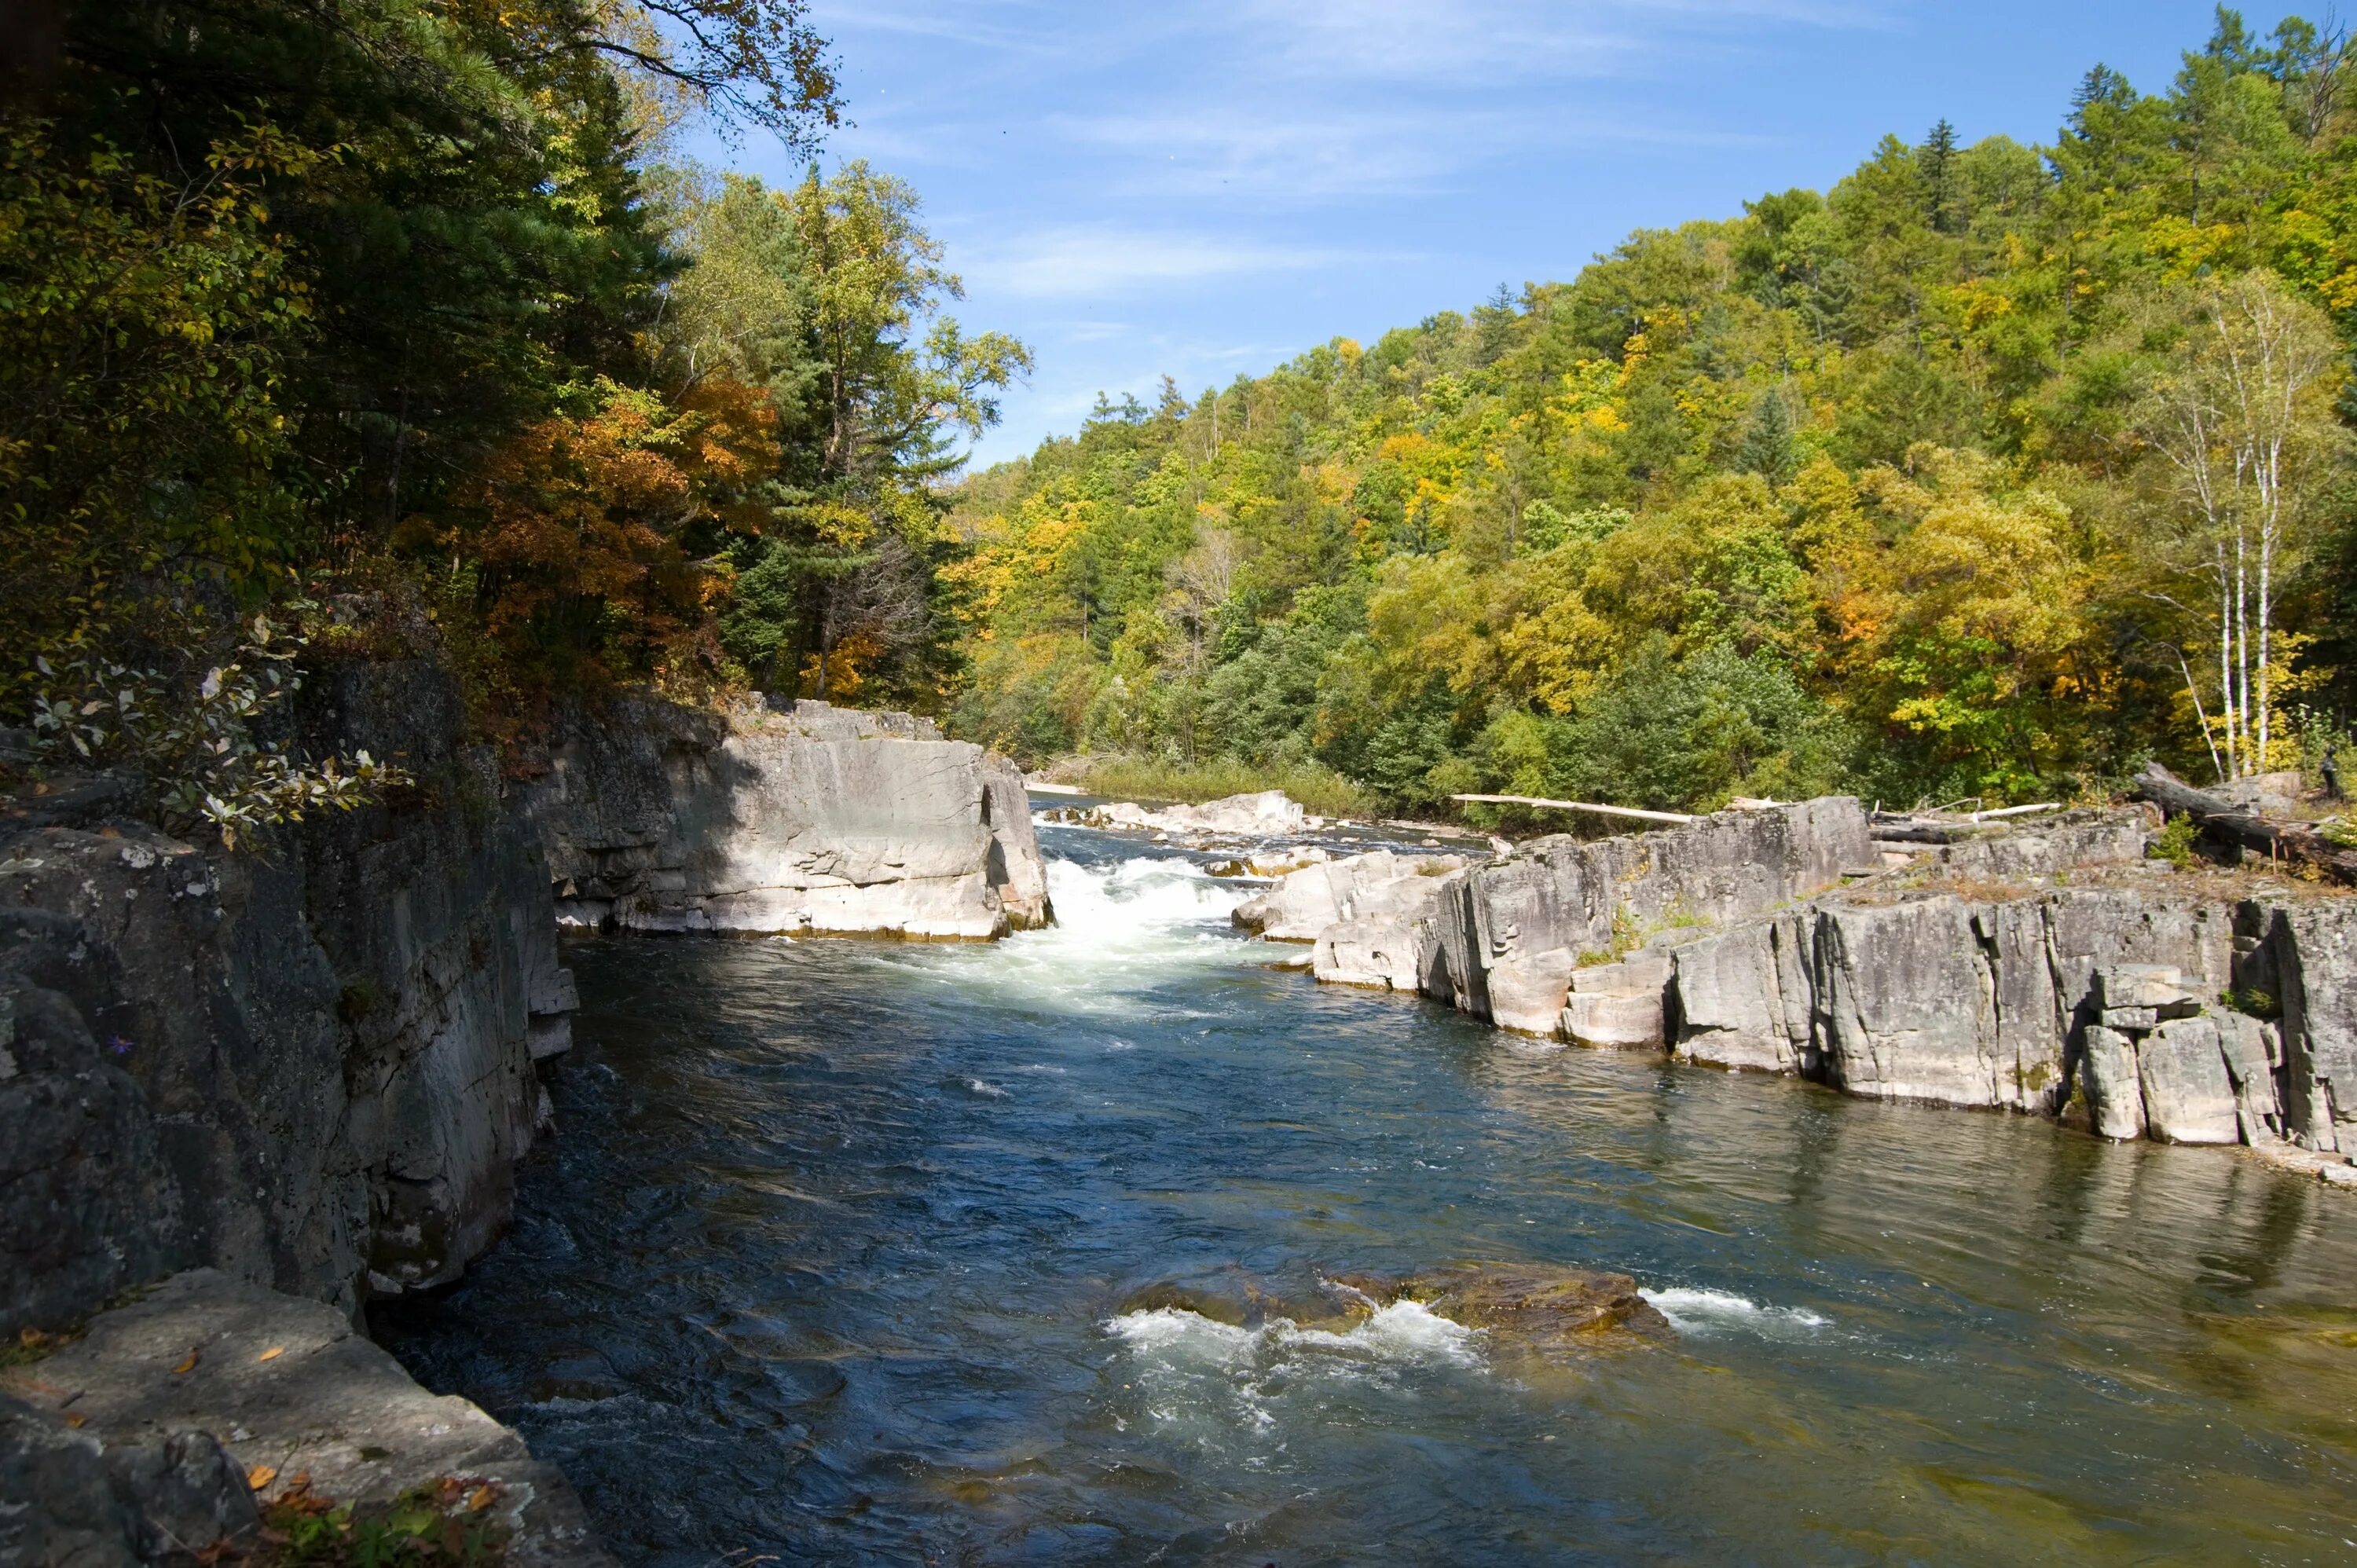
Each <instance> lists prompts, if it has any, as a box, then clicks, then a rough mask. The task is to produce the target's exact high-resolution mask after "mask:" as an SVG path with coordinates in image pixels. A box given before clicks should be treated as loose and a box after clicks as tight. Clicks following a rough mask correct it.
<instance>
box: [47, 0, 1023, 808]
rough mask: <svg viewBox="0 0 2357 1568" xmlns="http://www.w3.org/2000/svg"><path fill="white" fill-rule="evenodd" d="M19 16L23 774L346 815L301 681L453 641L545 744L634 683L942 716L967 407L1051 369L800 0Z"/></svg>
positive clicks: (489, 733)
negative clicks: (1029, 348)
mask: <svg viewBox="0 0 2357 1568" xmlns="http://www.w3.org/2000/svg"><path fill="white" fill-rule="evenodd" d="M5 41H6V43H7V46H8V47H7V50H6V56H5V59H6V66H7V69H6V70H5V75H4V76H0V91H5V104H0V114H4V115H5V131H6V140H5V148H0V552H5V556H6V559H7V561H8V570H7V573H6V575H5V578H0V628H5V630H0V639H5V646H0V725H9V726H14V727H18V728H20V729H22V730H23V731H25V732H26V733H28V734H29V735H30V736H31V739H32V747H31V751H32V755H31V757H30V758H29V766H32V767H34V768H36V769H37V770H38V768H47V767H51V766H55V765H59V764H65V765H103V766H111V767H115V768H121V769H124V770H127V771H128V772H130V773H131V774H132V775H134V776H135V777H138V778H141V779H145V780H146V781H147V783H148V785H149V788H150V799H149V800H147V801H146V802H145V804H146V805H147V806H148V807H149V809H151V810H152V811H155V812H156V813H158V814H159V815H161V816H162V817H163V818H164V819H165V820H167V821H168V822H174V823H175V824H176V825H193V824H195V823H196V822H199V820H206V821H210V822H212V823H213V824H215V825H217V826H219V827H220V828H221V831H222V833H223V835H224V836H225V837H231V838H233V837H234V836H235V833H236V832H237V831H238V830H239V829H241V828H243V829H246V830H248V831H251V829H252V828H253V827H254V826H256V825H258V824H265V823H268V822H276V821H281V820H285V818H286V817H289V816H294V815H299V814H300V812H301V811H302V810H303V809H305V808H306V807H307V806H310V805H317V804H321V803H336V804H340V803H349V801H350V800H351V799H352V798H353V791H354V790H355V789H359V790H361V791H362V792H365V791H366V790H368V789H371V788H373V787H374V786H376V785H380V784H382V783H384V782H387V781H388V780H389V779H390V777H391V776H390V775H389V774H387V773H386V772H385V768H386V764H385V762H384V759H369V758H365V757H360V758H350V759H343V762H342V765H341V766H340V767H339V762H338V759H336V758H318V757H297V756H295V755H293V754H292V753H291V752H287V751H285V750H283V749H282V748H281V741H280V740H279V739H274V730H275V729H283V727H284V726H283V725H277V724H275V721H274V719H273V718H272V717H271V715H270V714H268V713H267V712H266V711H265V710H267V709H269V708H271V707H272V706H273V705H274V704H275V703H277V702H278V701H279V700H280V699H281V698H283V697H284V696H285V694H286V693H287V692H288V691H290V690H291V689H292V687H293V685H294V684H295V683H296V680H297V679H299V671H301V669H302V668H304V667H305V666H306V665H316V664H317V662H318V661H319V660H328V659H336V658H363V659H383V658H429V659H434V660H442V661H445V662H447V664H448V665H450V666H451V667H452V668H453V669H454V670H455V671H456V672H457V675H458V677H459V679H460V682H461V685H462V687H463V690H464V693H465V697H466V702H467V707H468V717H469V724H470V726H471V727H472V728H473V730H474V731H475V732H476V734H477V736H478V738H479V739H480V740H482V741H484V742H486V743H490V744H493V745H496V746H498V747H499V748H500V755H501V756H502V757H503V758H504V759H505V761H506V763H507V765H508V767H509V768H510V769H511V771H515V772H519V773H528V772H530V771H531V770H532V769H533V768H534V767H535V766H537V765H538V764H537V762H536V757H538V755H539V753H540V750H541V748H542V745H543V742H544V740H545V738H546V736H547V735H548V733H549V730H550V726H551V725H552V724H553V723H554V721H555V719H556V718H557V716H558V715H559V714H562V713H564V712H565V711H566V710H567V709H568V708H575V709H577V708H579V707H581V706H582V705H584V704H587V705H588V706H590V707H593V708H594V706H595V705H596V704H597V703H599V702H600V701H601V700H602V699H603V698H604V697H606V696H608V695H609V694H610V693H614V692H615V691H618V690H619V689H621V688H623V687H626V686H632V685H646V684H651V685H652V686H654V687H656V688H658V689H660V690H662V691H663V692H665V693H669V694H671V695H673V696H675V697H677V698H679V699H681V700H683V701H687V702H709V701H715V700H719V699H725V698H726V697H727V696H728V695H729V694H730V693H734V692H739V691H742V690H745V689H747V688H756V689H765V690H772V691H776V690H783V691H785V692H787V693H793V692H795V691H796V690H802V691H803V692H806V693H809V694H813V695H825V696H830V697H842V698H845V699H848V700H853V701H863V702H864V701H868V700H872V699H874V698H876V697H877V696H878V695H879V694H880V695H888V696H892V697H897V698H903V699H905V700H911V701H917V702H920V703H922V704H924V705H927V706H930V707H933V708H938V707H940V705H941V704H942V702H943V700H944V699H945V697H946V695H947V693H949V691H950V690H951V689H952V681H953V677H954V674H955V672H956V671H958V670H959V669H961V668H962V665H961V663H960V660H959V655H958V652H957V649H956V646H955V639H956V635H957V630H958V622H957V621H956V619H955V617H954V616H953V615H952V613H951V609H950V607H949V605H948V603H947V598H946V596H947V595H948V594H949V593H950V592H951V579H950V578H949V577H948V576H947V575H945V574H944V568H945V567H947V566H948V565H949V564H951V563H952V561H953V560H955V559H957V558H958V557H959V556H960V555H961V554H962V551H961V550H960V549H959V548H958V547H957V546H956V545H955V543H954V542H953V541H952V538H951V536H950V535H949V534H948V533H947V532H946V531H945V530H944V529H943V527H942V520H943V519H944V517H945V516H946V513H947V510H948V505H949V496H948V491H947V490H946V489H945V488H944V483H943V481H944V480H945V478H948V477H949V476H950V475H951V474H952V472H953V470H954V468H955V467H956V462H955V456H954V454H953V451H952V443H953V439H954V436H955V435H956V433H957V432H959V431H960V430H961V429H963V430H966V431H974V430H979V429H981V428H984V427H985V426H986V425H987V424H989V423H990V422H991V421H993V420H994V419H995V418H996V404H995V402H994V398H995V396H996V393H997V392H998V391H999V389H1001V388H1003V387H1005V386H1006V384H1007V383H1008V382H1009V381H1010V380H1012V379H1013V378H1015V377H1017V376H1018V375H1020V374H1022V373H1023V372H1024V371H1025V370H1026V369H1027V368H1028V355H1027V352H1026V350H1025V349H1024V348H1023V346H1022V345H1021V344H1019V343H1017V342H1015V341H1013V340H1012V339H1010V338H1006V337H1005V336H1003V335H999V334H993V333H986V332H985V333H978V334H973V335H968V334H965V333H963V332H962V331H961V330H960V328H959V327H958V325H957V323H956V321H955V319H954V318H953V317H951V316H949V315H947V314H944V308H943V307H944V306H947V305H949V304H950V303H951V302H952V301H953V300H954V299H955V298H956V297H957V296H958V295H959V292H960V289H959V284H958V280H957V278H956V277H955V275H954V274H952V273H950V272H948V271H947V270H946V269H945V268H944V267H943V266H942V249H941V247H940V246H939V245H938V244H937V243H935V242H933V241H932V240H931V238H930V237H929V236H928V235H927V233H926V232H925V231H924V229H923V227H922V225H921V223H920V219H919V208H918V199H917V196H916V193H915V192H914V191H913V190H912V189H910V188H909V186H908V185H907V184H906V183H905V182H904V181H901V180H899V179H897V178H895V177H892V176H890V175H888V174H887V173H884V172H882V171H880V170H877V169H874V168H871V167H869V166H866V165H864V164H861V163H858V162H856V161H855V162H846V163H841V164H839V165H837V166H834V168H833V171H832V172H823V170H822V167H821V165H820V163H819V161H818V157H819V153H820V150H821V147H822V144H823V137H824V135H825V134H826V132H827V130H828V129H829V128H830V127H831V126H833V125H834V124H836V123H837V121H838V120H839V118H840V110H841V105H840V102H839V97H838V93H837V91H836V87H835V80H834V64H833V60H832V56H831V54H830V52H829V49H828V46H827V45H826V44H825V42H824V40H823V39H822V38H819V37H818V36H817V35H816V34H815V33H814V32H813V30H812V28H811V27H810V25H809V22H808V19H807V17H806V15H805V11H804V7H803V5H802V0H522V4H509V3H503V4H501V5H484V4H479V3H478V0H129V3H127V4H119V3H115V0H108V3H106V4H98V3H95V0H29V3H28V4H27V5H21V6H12V7H11V14H10V16H9V17H8V19H7V38H6V40H5ZM702 129H711V130H716V131H717V132H718V133H719V134H721V135H723V136H724V137H728V136H733V137H735V138H737V141H738V143H739V145H741V142H742V139H743V138H744V137H747V136H767V137H777V138H781V139H782V140H783V142H784V143H785V145H787V146H788V147H789V148H790V149H792V150H794V151H796V152H799V153H802V154H806V155H808V159H809V161H808V172H807V173H806V175H805V176H804V177H802V179H800V180H799V181H798V182H796V183H795V184H794V185H793V186H791V188H766V187H764V186H763V185H762V184H760V183H759V182H758V181H755V180H752V179H748V178H746V177H740V176H737V175H734V174H727V173H722V172H716V171H714V170H711V169H708V168H705V167H700V166H697V165H696V164H694V162H692V161H691V160H689V159H687V158H685V157H683V156H681V155H680V153H679V148H680V146H681V145H683V142H684V141H685V140H686V139H687V133H688V132H690V131H694V130H702ZM0 749H5V748H0ZM12 761H13V764H14V765H15V766H16V767H18V768H23V767H25V766H27V765H28V759H27V757H24V756H21V755H19V756H16V757H13V758H12ZM355 779H357V782H355Z"/></svg>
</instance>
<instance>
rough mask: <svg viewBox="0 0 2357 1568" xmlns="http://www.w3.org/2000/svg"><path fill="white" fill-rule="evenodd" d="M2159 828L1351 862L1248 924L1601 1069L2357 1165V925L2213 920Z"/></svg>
mask: <svg viewBox="0 0 2357 1568" xmlns="http://www.w3.org/2000/svg"><path fill="white" fill-rule="evenodd" d="M2155 826H2157V824H2156V823H2155V822H2153V821H2152V820H2151V819H2150V818H2149V817H2147V815H2146V814H2145V813H2144V812H2143V811H2139V810H2136V809H2126V810H2104V811H2072V812H2069V813H2065V814H2063V815H2061V816H2060V817H2056V818H2048V819H2044V820H2042V821H2040V822H2018V823H2014V824H2010V825H2007V826H2005V827H2002V828H1995V829H1991V830H1988V831H1986V832H1981V831H1976V832H1975V836H1973V837H1970V838H1967V839H1965V840H1964V842H1960V843H1949V844H1941V845H1934V846H1925V845H1921V844H1904V843H1901V844H1883V843H1877V842H1875V841H1873V839H1872V837H1871V829H1870V827H1869V825H1868V823H1867V820H1866V818H1865V816H1864V814H1863V813H1862V812H1860V811H1858V809H1857V802H1856V801H1854V800H1838V799H1836V800H1816V801H1810V802H1806V803H1804V804H1803V805H1799V806H1791V807H1781V808H1775V809H1771V810H1767V811H1744V812H1727V813H1722V814H1720V815H1718V816H1715V817H1710V818H1706V819H1703V820H1701V821H1699V822H1695V823H1694V824H1692V825H1690V826H1685V827H1679V828H1675V829H1672V830H1669V831H1666V832H1652V833H1644V834H1638V835H1631V836H1627V837H1622V838H1614V839H1605V840H1598V841H1588V842H1580V841H1576V840H1570V839H1544V840H1540V841H1537V842H1536V843H1533V844H1530V845H1526V846H1524V847H1523V849H1521V850H1519V851H1516V852H1514V853H1513V854H1510V855H1508V856H1505V857H1504V858H1501V859H1500V860H1498V861H1495V862H1491V863H1490V864H1487V865H1469V866H1459V867H1458V868H1456V869H1453V870H1448V871H1446V872H1445V873H1444V874H1443V875H1437V876H1435V875H1429V874H1428V873H1429V872H1430V871H1432V870H1437V869H1440V868H1439V867H1438V866H1437V865H1434V864H1432V863H1424V865H1422V866H1421V867H1420V869H1423V870H1425V871H1426V872H1427V875H1406V874H1405V873H1406V872H1407V870H1408V869H1409V863H1408V862H1406V861H1405V858H1404V857H1400V856H1396V855H1394V854H1389V853H1388V852H1384V853H1379V854H1371V855H1358V856H1353V857H1351V858H1350V859H1346V860H1337V861H1333V862H1331V863H1329V864H1326V865H1315V866H1311V867H1308V869H1306V870H1302V871H1297V872H1295V873H1294V874H1292V875H1288V876H1286V877H1284V878H1283V879H1282V880H1280V881H1279V882H1278V883H1276V884H1275V886H1273V887H1271V888H1270V889H1269V890H1268V891H1267V892H1266V893H1265V894H1263V895H1262V896H1261V897H1258V898H1256V899H1254V901H1253V902H1252V903H1250V904H1248V905H1246V906H1245V907H1244V908H1243V909H1242V910H1240V911H1239V912H1238V916H1237V918H1238V921H1239V923H1241V924H1243V925H1245V926H1247V927H1249V928H1251V929H1257V930H1260V931H1261V932H1262V933H1263V934H1265V935H1266V936H1269V937H1271V938H1274V939H1276V940H1292V941H1303V940H1308V941H1311V942H1314V943H1315V950H1314V957H1313V961H1312V968H1313V970H1314V972H1316V973H1317V975H1318V978H1319V979H1321V980H1330V981H1339V982H1345V983H1357V984H1374V985H1388V986H1391V987H1393V988H1395V989H1402V990H1405V989H1409V988H1411V987H1414V988H1415V989H1418V990H1421V991H1423V992H1424V993H1426V994H1427V995H1431V996H1434V997H1436V998H1437V999H1439V1000H1443V1001H1448V1002H1450V1003H1453V1004H1455V1005H1457V1006H1458V1007H1459V1008H1462V1009H1464V1010H1465V1011H1468V1012H1471V1013H1474V1014H1477V1015H1482V1016H1486V1017H1488V1018H1489V1019H1490V1020H1491V1022H1493V1023H1494V1024H1496V1025H1498V1026H1501V1027H1503V1028H1510V1029H1517V1030H1521V1031H1523V1032H1526V1033H1531V1034H1538V1035H1545V1036H1555V1037H1559V1038H1563V1039H1566V1040H1569V1041H1572V1042H1575V1043H1577V1044H1581V1045H1589V1046H1610V1047H1665V1048H1667V1049H1668V1050H1670V1051H1672V1052H1674V1053H1675V1054H1676V1055H1678V1056H1680V1057H1682V1058H1685V1059H1687V1060H1690V1061H1695V1062H1698V1063H1706V1064H1710V1065H1714V1066H1718V1067H1723V1068H1730V1069H1753V1070H1763V1071H1770V1072H1781V1073H1790V1074H1795V1075H1799V1076H1802V1077H1805V1078H1810V1079H1816V1080H1817V1081H1820V1082H1823V1083H1825V1084H1827V1085H1829V1086H1831V1087H1833V1088H1835V1089H1839V1090H1843V1091H1845V1092H1846V1093H1850V1094H1857V1095H1863V1096H1867V1097H1870V1098H1875V1099H1884V1100H1910V1101H1929V1102H1934V1103H1940V1104H1947V1105H1960V1106H1975V1107H1986V1108H1994V1109H2006V1110H2013V1111H2020V1112H2035V1113H2040V1114H2045V1115H2051V1116H2062V1117H2066V1118H2068V1119H2071V1120H2072V1121H2073V1122H2078V1123H2079V1124H2082V1125H2084V1126H2086V1127H2088V1128H2089V1129H2090V1130H2093V1131H2094V1132H2097V1133H2102V1134H2104V1135H2105V1136H2109V1137H2115V1138H2134V1137H2149V1138H2153V1139H2157V1140H2160V1141H2165V1142H2171V1143H2210V1144H2215V1143H2227V1144H2232V1143H2243V1144H2255V1145H2261V1146H2266V1147H2271V1148H2272V1147H2276V1146H2278V1145H2280V1144H2281V1142H2282V1141H2283V1140H2286V1139H2288V1140H2291V1141H2293V1142H2295V1143H2296V1144H2298V1145H2299V1146H2300V1147H2302V1148H2304V1149H2307V1150H2309V1151H2314V1152H2316V1153H2318V1154H2319V1155H2339V1154H2342V1153H2348V1152H2352V1151H2357V1104H2352V1101H2357V900H2353V899H2350V898H2347V897H2333V896H2329V895H2325V894H2323V893H2321V892H2318V893H2314V894H2307V895H2300V896H2298V897H2294V896H2291V895H2290V894H2289V893H2288V892H2287V894H2286V895H2285V896H2284V897H2279V898H2275V899H2266V898H2255V897H2244V898H2241V899H2239V900H2223V899H2220V898H2218V897H2215V896H2210V897H2204V896H2202V895H2201V893H2200V892H2198V891H2196V890H2192V889H2184V888H2182V885H2181V883H2180V882H2179V879H2177V878H2176V877H2175V875H2174V874H2172V873H2170V872H2169V870H2167V868H2165V867H2163V866H2161V865H2157V864H2154V863H2152V862H2149V861H2147V859H2146V858H2145V846H2146V843H2147V838H2148V834H2149V832H2151V830H2152V829H2153V828H2154V827H2155ZM1886 857H1891V858H1895V859H1897V860H1898V861H1899V862H1900V865H1896V866H1889V867H1886V866H1884V865H1883V862H1884V860H1885V858H1886ZM1902 872H1903V873H1904V875H1900V873H1902ZM1875 873H1886V874H1875ZM1894 878H1895V879H1894ZM2337 1169H2338V1167H2337V1166H2336V1167H2334V1168H2333V1169H2328V1170H2326V1171H2325V1173H2324V1174H2326V1175H2327V1176H2332V1175H2334V1174H2335V1170H2337Z"/></svg>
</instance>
